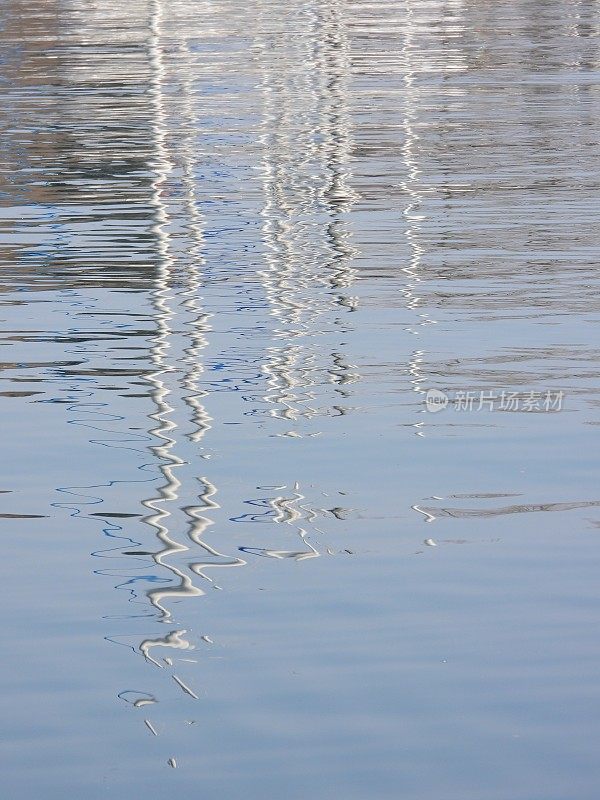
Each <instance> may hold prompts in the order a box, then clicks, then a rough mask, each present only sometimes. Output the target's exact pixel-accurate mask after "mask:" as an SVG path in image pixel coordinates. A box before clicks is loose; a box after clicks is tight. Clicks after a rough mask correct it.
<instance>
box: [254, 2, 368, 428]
mask: <svg viewBox="0 0 600 800" xmlns="http://www.w3.org/2000/svg"><path fill="white" fill-rule="evenodd" d="M259 10H260V12H261V13H265V12H264V10H263V9H262V4H260V5H259ZM263 23H264V20H261V26H262V24H263ZM305 24H306V25H307V32H306V36H305V37H302V42H303V43H304V46H303V47H302V48H301V50H300V51H298V50H297V48H298V44H297V39H296V37H295V35H294V34H290V33H286V32H285V31H282V32H281V34H280V35H279V36H278V38H277V44H276V46H275V47H274V48H271V49H268V48H267V45H266V44H265V42H264V41H263V40H262V39H259V40H258V41H257V44H256V46H255V51H256V54H257V61H258V66H259V69H260V71H261V74H262V81H261V92H262V97H263V120H262V128H263V133H262V135H261V144H262V148H263V154H264V155H263V162H262V182H263V195H264V206H263V209H262V211H261V215H262V218H263V223H262V239H263V243H264V246H265V262H266V264H265V268H264V269H263V270H261V272H260V273H259V277H260V279H261V282H262V284H263V287H264V292H265V295H266V298H267V301H268V303H269V308H270V315H271V317H272V318H273V322H274V327H273V337H274V339H275V340H276V342H277V340H282V339H283V340H287V342H286V343H285V344H279V343H276V344H273V345H272V346H270V347H269V348H268V350H267V360H266V362H265V363H264V366H263V372H264V374H265V376H266V378H267V384H268V391H267V393H266V394H265V395H264V396H263V400H264V401H265V403H266V404H267V410H266V412H265V413H266V414H268V415H269V416H271V417H275V418H278V419H281V420H284V421H288V422H289V421H293V422H298V421H301V420H303V421H308V420H311V419H313V418H315V417H318V416H321V415H331V414H332V407H331V406H329V407H327V406H326V407H321V408H320V407H318V405H317V404H316V402H315V401H316V400H317V399H318V393H319V387H322V386H323V384H326V383H329V384H333V385H334V386H335V387H336V388H335V389H334V391H335V392H338V393H340V394H342V395H343V396H344V397H346V396H348V394H349V392H348V389H347V388H346V389H342V388H340V385H341V384H350V383H353V382H355V381H357V380H358V379H359V375H358V373H357V372H356V368H355V367H354V366H353V365H351V364H348V363H347V360H346V359H345V358H344V357H343V356H342V355H340V354H339V353H338V352H334V353H332V354H331V356H330V358H331V360H332V361H333V366H330V365H329V364H328V363H327V360H325V362H324V360H323V354H322V352H321V350H320V349H319V348H318V347H317V346H316V345H313V344H310V343H309V342H307V341H306V340H310V339H313V338H314V337H316V336H320V335H323V334H325V333H327V332H330V331H331V329H332V326H334V325H336V326H339V328H340V330H341V331H344V330H346V326H347V323H346V322H342V321H341V320H339V319H335V318H333V315H332V313H331V312H332V311H333V310H334V308H335V306H336V305H337V306H340V307H341V308H344V309H347V310H348V311H353V310H354V309H355V308H356V305H357V300H356V298H354V297H352V296H349V295H347V294H346V293H345V292H344V291H343V290H344V289H347V288H349V287H350V286H351V285H352V284H353V283H354V281H355V280H356V271H355V269H354V268H353V266H352V263H353V258H354V257H355V256H356V250H355V249H354V248H353V247H352V246H351V244H350V232H349V230H348V225H347V221H346V219H345V216H346V215H347V214H348V213H349V212H350V210H351V208H352V206H353V204H354V203H355V202H356V200H357V199H358V198H357V195H356V193H355V192H354V191H353V190H352V188H351V186H350V177H351V175H350V171H349V166H348V164H349V160H350V152H351V143H352V139H351V122H350V114H349V110H348V98H347V91H348V89H347V83H348V80H349V74H350V56H349V43H348V37H347V34H346V31H345V22H344V6H343V4H342V3H340V2H327V3H325V2H318V3H316V4H314V5H311V6H310V7H309V8H308V9H307V14H306V23H305ZM269 48H270V44H269ZM284 59H285V60H288V61H290V60H293V61H294V62H296V61H297V62H298V63H299V64H300V65H301V66H299V68H298V69H297V70H294V71H291V70H290V71H289V72H288V71H286V72H282V71H281V66H280V65H281V62H282V60H284ZM300 90H301V91H300ZM300 98H302V99H300ZM315 173H317V174H319V175H322V176H323V178H321V181H316V180H315ZM321 391H322V389H321ZM336 408H337V407H334V408H333V411H336ZM347 410H349V409H346V410H345V411H344V413H346V411H347ZM278 435H280V436H281V435H284V436H296V437H300V436H302V435H309V436H310V435H313V436H314V435H318V431H312V432H311V433H299V432H298V431H296V430H288V431H285V432H283V433H280V434H278Z"/></svg>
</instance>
